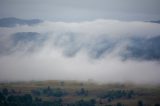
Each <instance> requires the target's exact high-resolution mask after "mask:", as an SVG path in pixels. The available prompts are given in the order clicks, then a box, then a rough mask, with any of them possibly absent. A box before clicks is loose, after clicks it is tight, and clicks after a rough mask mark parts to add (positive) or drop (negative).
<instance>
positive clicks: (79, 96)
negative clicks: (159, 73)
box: [0, 80, 160, 106]
mask: <svg viewBox="0 0 160 106" xmlns="http://www.w3.org/2000/svg"><path fill="white" fill-rule="evenodd" d="M0 106H160V85H136V84H131V83H126V84H118V83H116V84H97V83H93V82H78V81H56V80H52V81H31V82H12V83H0Z"/></svg>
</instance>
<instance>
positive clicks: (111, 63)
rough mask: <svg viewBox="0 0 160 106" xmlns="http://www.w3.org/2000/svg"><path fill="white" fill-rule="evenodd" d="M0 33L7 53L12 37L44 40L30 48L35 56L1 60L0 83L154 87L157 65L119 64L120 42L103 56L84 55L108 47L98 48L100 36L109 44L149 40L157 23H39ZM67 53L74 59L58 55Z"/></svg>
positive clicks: (24, 54)
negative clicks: (25, 35)
mask: <svg viewBox="0 0 160 106" xmlns="http://www.w3.org/2000/svg"><path fill="white" fill-rule="evenodd" d="M0 32H1V34H4V36H3V37H1V38H3V42H2V40H0V43H2V45H5V44H7V45H9V46H11V47H12V48H15V47H14V46H13V45H10V43H9V42H11V41H10V40H9V38H10V36H12V35H13V34H14V33H16V32H38V33H40V35H39V36H44V37H47V40H45V42H44V43H43V45H41V46H40V47H37V45H34V46H35V47H36V51H35V52H31V53H28V52H26V51H23V49H21V50H22V51H21V50H20V51H19V50H15V51H14V52H11V53H10V54H8V55H1V56H0V80H43V79H76V80H87V79H94V80H97V81H100V82H125V81H133V82H136V83H142V82H144V83H153V82H154V83H159V82H160V78H159V75H160V71H159V69H160V66H159V63H157V62H153V61H146V60H144V61H137V60H126V61H122V59H120V57H119V56H118V53H119V51H123V49H125V47H126V45H127V44H128V43H127V42H128V41H127V40H126V41H123V42H121V43H120V45H118V46H116V47H115V48H114V49H113V50H112V51H111V52H109V53H108V55H105V54H107V53H106V52H104V56H102V58H101V59H94V58H91V57H88V54H89V53H93V52H95V51H96V50H97V48H101V47H106V45H108V44H105V43H101V42H103V40H104V39H105V38H106V37H107V38H109V41H110V40H111V42H114V41H115V42H117V39H118V40H120V39H121V38H128V37H134V36H138V37H144V38H146V37H154V36H157V35H159V34H160V24H155V23H149V22H124V21H117V20H95V21H91V22H89V21H86V22H79V23H76V22H75V23H74V22H73V23H66V22H49V21H45V22H44V23H41V24H38V25H36V26H17V27H13V28H0ZM72 35H73V36H72ZM100 37H102V38H100ZM101 40H102V41H101ZM56 42H58V43H56ZM99 42H100V43H99ZM32 43H36V42H32ZM32 43H31V44H30V45H32ZM34 46H33V47H34ZM23 47H24V48H25V47H27V48H29V47H30V46H29V47H28V46H25V45H24V46H23ZM23 47H22V48H23ZM96 47H97V48H96ZM7 48H9V47H7ZM37 48H38V49H37ZM77 48H78V50H77ZM95 48H96V50H95ZM0 49H1V50H2V48H0ZM25 50H26V48H25ZM76 50H77V51H76ZM68 52H69V53H70V52H76V56H71V57H68V56H65V55H63V53H68ZM95 53H96V52H95ZM73 54H74V53H73Z"/></svg>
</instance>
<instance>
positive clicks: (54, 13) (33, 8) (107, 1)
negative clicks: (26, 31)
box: [0, 0, 160, 21]
mask: <svg viewBox="0 0 160 106" xmlns="http://www.w3.org/2000/svg"><path fill="white" fill-rule="evenodd" d="M159 5H160V0H0V17H18V18H27V19H28V18H38V19H45V20H54V21H84V20H95V19H117V20H143V21H144V20H147V21H148V20H159V19H160V6H159Z"/></svg>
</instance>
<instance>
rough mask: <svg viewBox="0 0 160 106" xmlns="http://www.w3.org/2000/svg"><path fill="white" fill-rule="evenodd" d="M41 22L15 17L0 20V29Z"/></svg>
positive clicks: (39, 21)
mask: <svg viewBox="0 0 160 106" xmlns="http://www.w3.org/2000/svg"><path fill="white" fill-rule="evenodd" d="M41 22H42V20H39V19H31V20H25V19H18V18H15V17H8V18H1V19H0V27H15V26H16V25H29V26H31V25H35V24H39V23H41Z"/></svg>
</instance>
